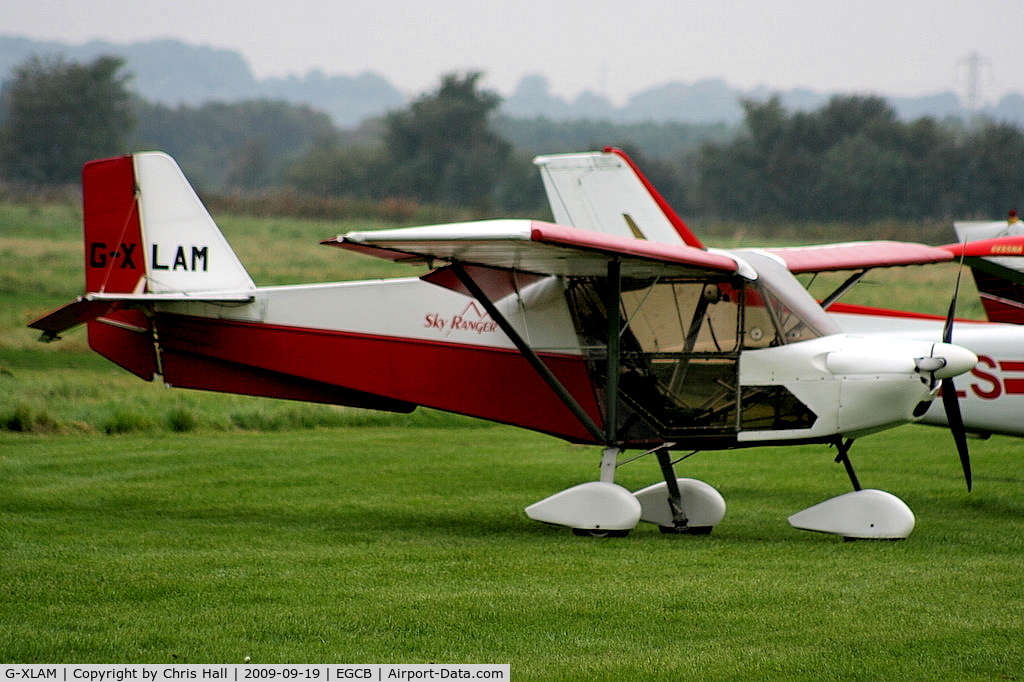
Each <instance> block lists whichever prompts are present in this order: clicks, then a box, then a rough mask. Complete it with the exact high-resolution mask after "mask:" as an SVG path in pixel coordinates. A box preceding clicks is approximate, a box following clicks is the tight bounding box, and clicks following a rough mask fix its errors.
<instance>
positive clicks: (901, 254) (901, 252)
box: [760, 241, 954, 274]
mask: <svg viewBox="0 0 1024 682" xmlns="http://www.w3.org/2000/svg"><path fill="white" fill-rule="evenodd" d="M760 250H762V251H765V252H767V253H770V254H772V255H774V256H777V257H778V258H781V259H782V261H783V262H784V263H785V264H786V267H787V268H789V271H790V272H792V273H794V274H800V273H805V272H830V271H833V270H866V269H870V268H891V267H898V266H902V265H926V264H928V263H944V262H946V261H951V260H953V259H954V256H953V254H952V253H951V252H950V250H948V249H943V248H939V247H934V246H926V245H924V244H915V243H913V242H894V241H869V242H846V243H842V244H821V245H818V246H793V247H782V248H774V249H760Z"/></svg>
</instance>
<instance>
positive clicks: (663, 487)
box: [635, 443, 725, 535]
mask: <svg viewBox="0 0 1024 682" xmlns="http://www.w3.org/2000/svg"><path fill="white" fill-rule="evenodd" d="M671 445H673V443H666V444H665V445H662V446H661V447H659V448H657V449H656V450H654V453H655V454H656V455H657V457H658V465H659V466H660V467H661V475H662V477H663V478H664V480H663V481H662V482H661V483H655V484H654V485H651V486H648V487H646V488H644V489H643V490H638V491H636V493H635V494H636V498H637V499H638V500H640V505H641V507H643V515H642V516H641V517H640V520H641V521H646V522H647V523H654V524H657V526H658V528H660V529H661V532H662V533H669V534H673V535H707V534H708V533H710V532H711V531H712V529H714V527H715V526H717V525H718V524H719V522H721V520H722V518H723V517H724V516H725V500H724V499H723V498H722V495H721V494H720V493H719V492H718V491H717V490H715V489H714V488H712V487H711V486H710V485H708V484H707V483H705V482H703V481H697V480H695V479H692V478H676V472H675V466H674V463H673V462H672V455H671V452H670V450H669V447H670V446H671Z"/></svg>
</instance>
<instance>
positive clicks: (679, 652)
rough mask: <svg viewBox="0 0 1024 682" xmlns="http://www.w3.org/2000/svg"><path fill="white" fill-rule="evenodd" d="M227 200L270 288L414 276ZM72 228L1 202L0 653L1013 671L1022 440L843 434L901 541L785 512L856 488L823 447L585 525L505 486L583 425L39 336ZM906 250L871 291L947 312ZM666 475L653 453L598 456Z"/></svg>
mask: <svg viewBox="0 0 1024 682" xmlns="http://www.w3.org/2000/svg"><path fill="white" fill-rule="evenodd" d="M222 222H223V223H224V228H225V232H226V233H227V234H228V237H229V239H230V240H231V241H232V243H233V244H234V245H235V246H236V247H237V248H238V250H239V252H240V254H241V257H242V259H243V262H245V263H246V264H247V266H249V267H250V269H251V271H252V272H253V275H254V278H255V279H256V280H257V281H258V282H259V283H261V284H271V283H291V282H297V281H316V280H325V279H346V278H353V277H364V276H388V275H391V274H412V273H410V272H409V271H408V270H407V269H406V268H401V267H400V268H397V269H394V268H392V267H390V266H388V265H387V264H385V263H383V262H381V263H378V262H376V261H374V260H373V259H365V262H363V261H362V260H361V259H358V258H357V257H354V256H349V255H347V254H343V253H340V252H339V251H338V250H336V249H324V248H322V247H318V246H316V241H317V240H319V239H321V238H323V237H327V236H329V235H331V234H333V233H336V232H339V231H344V230H345V229H352V227H353V226H346V225H338V224H327V223H313V222H309V221H298V222H289V221H279V220H238V219H229V220H224V221H222ZM79 229H80V228H79V227H78V225H77V216H76V215H75V212H74V210H72V209H66V208H61V207H41V208H25V207H5V206H2V205H0V264H2V266H3V267H2V268H0V594H2V595H3V597H2V598H0V626H2V627H0V661H3V662H8V663H29V662H46V663H62V662H77V663H85V662H100V663H111V662H136V663H143V662H152V663H207V662H241V661H242V659H243V658H244V657H245V656H251V657H252V660H253V662H255V663H275V662H292V663H303V662H356V663H391V662H395V663H397V662H439V663H449V662H492V663H506V662H507V663H510V664H511V669H512V674H513V676H514V677H515V678H516V679H538V680H539V679H579V680H591V679H607V680H623V679H644V680H646V679H666V680H676V679H685V678H693V679H736V680H741V679H742V680H747V679H758V678H766V677H772V678H783V679H787V678H788V679H865V680H867V679H871V680H874V679H881V678H897V677H898V678H900V679H907V680H947V679H977V680H993V679H1021V678H1024V617H1022V616H1024V581H1022V580H1021V567H1022V566H1024V498H1022V491H1024V459H1022V457H1021V446H1020V443H1019V442H1018V441H1016V440H1013V439H1008V438H993V439H992V440H990V441H986V442H972V448H973V449H972V454H973V459H974V469H975V489H974V491H973V492H972V493H969V494H968V493H966V492H965V491H964V490H963V482H962V480H961V474H960V470H959V464H958V462H957V459H956V454H955V451H954V448H953V446H952V443H951V439H950V438H949V435H948V434H947V433H944V432H943V431H942V430H939V429H929V428H927V427H904V428H901V429H896V430H894V431H891V432H887V433H885V434H880V435H877V436H873V437H870V438H866V439H864V440H863V441H860V442H858V444H857V445H856V446H855V448H854V450H853V453H852V456H853V460H854V463H855V465H856V466H857V470H858V474H859V475H860V477H861V480H862V481H863V482H864V484H865V485H866V486H868V487H877V488H882V489H885V490H888V491H890V492H893V493H894V494H897V495H899V496H900V497H901V498H903V499H904V500H905V501H906V502H907V503H908V504H909V505H910V506H911V508H912V509H914V511H915V513H916V514H917V517H918V525H917V528H916V529H915V531H914V533H913V535H911V537H910V538H909V539H908V540H906V541H902V542H855V543H843V542H842V541H840V540H837V539H835V538H831V537H828V536H823V535H816V534H809V533H803V532H800V531H795V530H793V529H791V528H790V527H789V526H788V524H787V523H786V521H785V518H786V516H788V515H789V514H791V513H793V512H794V511H797V510H799V509H802V508H804V507H807V506H809V505H811V504H814V503H816V502H819V501H821V500H823V499H825V498H827V497H831V496H833V495H835V494H839V493H841V492H846V491H847V490H849V489H850V488H849V481H848V480H847V478H846V475H845V473H844V472H843V469H842V467H841V466H840V465H837V464H835V463H833V462H832V461H831V458H832V456H833V455H834V453H833V452H831V451H829V450H828V449H827V448H825V447H821V446H815V447H799V448H763V449H754V450H739V451H732V452H725V453H706V454H702V455H699V456H697V457H694V458H691V459H690V460H687V461H686V462H685V464H683V465H681V466H680V474H681V475H686V476H692V477H695V478H699V479H702V480H705V481H707V482H709V483H711V484H712V485H714V486H715V487H717V488H718V489H719V490H720V491H721V492H722V493H723V495H724V496H725V498H726V501H727V503H728V504H729V511H728V513H727V515H726V518H725V520H724V521H723V523H722V524H721V525H720V526H719V527H718V528H717V529H716V530H715V532H714V534H712V535H711V536H709V537H668V536H662V535H661V534H659V533H658V532H657V530H656V529H654V528H650V527H642V528H639V529H637V531H635V532H634V533H633V534H632V535H630V536H629V537H628V538H624V539H612V540H594V539H584V538H576V537H573V536H572V535H571V534H570V533H569V532H568V531H565V530H560V529H555V528H551V527H547V526H543V525H540V524H537V523H534V522H532V521H529V520H528V519H527V518H526V517H525V515H524V514H523V512H522V509H523V508H524V507H525V506H526V505H528V504H530V503H532V502H534V501H536V500H538V499H541V498H543V497H546V496H547V495H550V494H551V493H553V492H555V491H557V490H560V489H563V488H565V487H568V486H569V485H572V484H575V483H579V482H583V481H587V480H594V479H595V478H596V476H597V459H598V456H599V454H598V452H597V451H596V449H594V448H579V447H574V446H569V445H566V444H564V443H562V442H561V441H558V440H555V439H552V438H549V437H546V436H541V435H537V434H532V433H528V432H523V431H519V430H515V429H511V428H506V427H497V426H490V425H486V424H482V423H480V422H477V421H473V420H468V419H461V418H454V417H449V416H446V415H441V414H438V413H434V412H429V411H417V412H416V413H414V414H413V415H409V416H392V415H380V414H377V413H367V412H363V411H357V410H345V409H340V408H333V407H324V406H310V405H305V404H299V403H289V402H284V401H272V400H260V399H249V398H241V397H234V396H220V395H208V394H202V393H197V392H188V391H174V390H167V389H163V388H162V387H160V386H156V385H152V384H147V383H144V382H141V381H138V380H136V379H134V378H132V377H130V376H129V375H127V374H126V373H124V372H122V371H120V370H118V369H116V368H114V367H113V366H112V365H110V364H109V363H107V362H106V361H105V360H103V359H101V358H98V357H96V356H94V355H92V354H90V353H88V352H86V351H85V343H84V340H83V337H82V335H81V334H80V333H78V334H76V333H72V334H69V335H68V338H67V339H65V340H64V341H61V342H60V343H57V344H51V345H49V346H42V345H40V344H36V343H35V341H34V334H33V333H32V332H30V331H28V330H25V329H23V324H24V323H25V322H26V321H27V320H28V319H31V317H32V316H35V315H39V314H41V313H44V312H46V311H47V310H49V309H50V308H52V307H55V306H57V305H59V304H61V303H63V302H64V301H66V300H68V299H70V298H72V297H73V296H75V295H77V294H78V293H80V288H81V245H80V232H79ZM357 261H359V262H357ZM927 270H928V269H926V268H919V269H914V270H906V271H904V272H903V279H902V281H900V282H899V286H896V285H893V284H888V285H887V284H874V285H872V287H874V288H875V289H877V290H878V292H879V294H880V296H879V298H880V299H882V300H879V301H878V302H884V303H886V304H888V305H893V306H901V305H904V304H905V305H907V307H915V306H916V305H918V303H919V304H920V305H921V306H923V307H924V308H925V309H926V310H927V311H929V312H942V311H943V310H944V308H945V305H946V302H945V301H944V300H936V299H937V298H939V299H941V298H942V297H940V296H938V295H937V294H936V291H947V290H949V289H951V279H950V273H949V270H948V268H947V269H946V270H944V271H941V270H937V271H936V272H933V273H929V272H927ZM909 273H913V274H912V276H910V275H909ZM872 287H865V288H864V290H865V291H866V292H867V293H865V294H863V295H866V296H870V295H873V294H871V293H870V292H871V290H872ZM965 296H967V294H965ZM913 301H918V303H912V302H913ZM860 302H869V301H863V300H862V301H860ZM659 477H660V474H659V472H658V469H657V466H656V465H655V463H654V462H651V461H648V459H644V460H640V461H638V462H636V463H634V464H631V465H629V466H626V467H624V468H623V469H621V470H620V474H619V481H620V482H621V483H623V484H624V485H626V486H627V487H630V488H639V487H641V486H644V485H647V484H649V483H652V482H654V481H656V480H658V479H659Z"/></svg>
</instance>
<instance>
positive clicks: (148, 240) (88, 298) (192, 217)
mask: <svg viewBox="0 0 1024 682" xmlns="http://www.w3.org/2000/svg"><path fill="white" fill-rule="evenodd" d="M82 199H83V207H82V217H83V227H84V237H85V292H86V293H85V295H84V296H82V297H80V298H79V299H78V300H76V301H74V302H72V303H69V304H67V305H65V306H63V307H61V308H59V309H57V310H55V311H53V312H51V313H49V314H48V315H45V316H44V317H41V318H39V319H38V320H35V321H34V322H31V323H30V324H29V325H28V326H29V327H32V328H35V329H39V330H40V331H42V333H43V335H42V340H44V341H52V340H54V339H56V338H59V337H58V335H59V334H60V333H61V332H63V331H65V330H67V329H70V328H72V327H74V326H77V325H79V324H83V323H89V324H90V330H89V339H90V345H92V346H93V348H94V349H96V350H98V351H100V352H101V353H102V354H104V355H107V356H108V357H111V355H110V353H107V352H104V351H103V350H100V348H97V346H98V345H102V346H110V347H113V346H115V345H116V344H106V343H104V342H103V340H102V339H103V338H105V337H106V336H110V335H111V334H113V332H110V331H109V329H114V328H117V329H120V330H122V331H124V330H127V332H129V333H131V334H135V337H133V338H135V339H136V341H135V344H134V345H136V346H139V344H140V342H139V339H141V336H140V335H141V334H146V333H148V332H149V330H150V325H149V321H148V319H147V318H146V316H145V315H144V314H143V313H142V312H141V311H140V310H137V309H136V308H142V307H145V306H152V305H153V304H155V303H158V302H161V301H211V302H241V301H247V300H251V299H252V296H253V293H252V292H253V290H255V288H256V285H255V284H254V283H253V281H252V279H251V278H250V277H249V274H248V273H247V272H246V270H245V268H244V267H243V266H242V264H241V262H240V261H239V260H238V257H237V256H236V255H235V252H234V251H233V250H232V249H231V247H230V246H229V245H228V242H227V240H226V239H225V238H224V235H223V234H221V231H220V229H219V228H218V227H217V225H216V223H214V221H213V218H212V217H211V216H210V214H209V213H208V212H207V210H206V207H205V206H203V203H202V202H201V201H200V200H199V197H198V196H197V195H196V193H195V191H194V190H193V189H192V186H191V185H190V184H189V183H188V181H187V180H186V179H185V176H184V175H183V174H182V172H181V169H180V168H178V164H177V163H175V161H174V159H172V158H171V157H170V156H168V155H166V154H163V153H160V152H145V153H139V154H132V155H130V156H120V157H116V158H111V159H100V160H98V161H90V162H89V163H87V164H85V166H84V167H83V169H82ZM98 319H99V320H102V321H103V322H105V323H106V327H107V329H108V330H107V331H106V332H101V331H100V327H98V326H96V325H95V324H93V323H94V322H95V321H96V320H98ZM146 343H148V342H141V347H145V345H146ZM139 354H143V355H148V352H143V351H141V350H140V351H139ZM111 359H114V361H115V362H118V364H122V365H124V364H125V363H123V362H121V361H120V360H118V359H115V358H113V357H111ZM132 371H135V369H132ZM136 373H140V372H136ZM143 373H145V372H143ZM140 375H142V374H140Z"/></svg>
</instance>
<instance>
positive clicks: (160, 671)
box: [0, 663, 512, 682]
mask: <svg viewBox="0 0 1024 682" xmlns="http://www.w3.org/2000/svg"><path fill="white" fill-rule="evenodd" d="M0 671H2V672H0V682H8V681H9V680H10V681H17V680H22V681H24V682H127V681H128V680H133V681H138V682H168V681H171V680H186V681H191V680H194V681H195V682H204V681H209V682H247V681H248V680H253V681H255V682H259V681H260V680H271V681H274V682H281V681H285V680H287V681H288V682H345V681H346V680H368V681H374V680H375V681H376V682H387V680H409V681H416V680H510V679H512V678H511V676H510V665H509V664H508V663H504V664H477V663H472V664H468V663H467V664H459V663H451V664H445V663H408V664H386V663H372V664H366V665H355V664H349V663H343V664H336V665H308V664H299V665H259V664H251V663H245V664H242V663H239V664H231V665H223V664H216V665H197V664H180V665H179V664H169V665H159V664H144V663H140V664H126V665H116V664H109V665H108V664H87V665H69V664H55V665H40V664H36V665H11V664H0Z"/></svg>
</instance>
